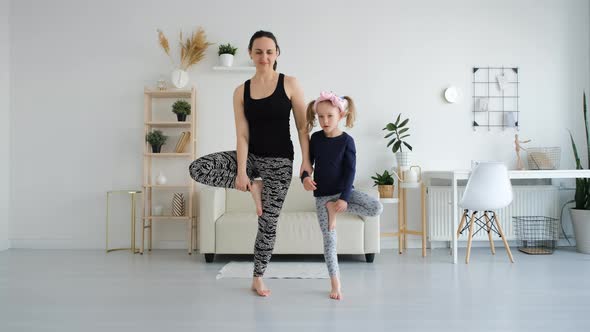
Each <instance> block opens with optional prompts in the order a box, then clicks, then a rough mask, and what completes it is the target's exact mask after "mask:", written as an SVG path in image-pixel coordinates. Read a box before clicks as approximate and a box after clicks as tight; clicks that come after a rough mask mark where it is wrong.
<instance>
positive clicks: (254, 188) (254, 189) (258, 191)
mask: <svg viewBox="0 0 590 332" xmlns="http://www.w3.org/2000/svg"><path fill="white" fill-rule="evenodd" d="M250 193H251V194H252V198H253V199H254V204H256V215H257V216H259V217H260V216H261V215H262V181H261V180H254V181H252V185H250Z"/></svg>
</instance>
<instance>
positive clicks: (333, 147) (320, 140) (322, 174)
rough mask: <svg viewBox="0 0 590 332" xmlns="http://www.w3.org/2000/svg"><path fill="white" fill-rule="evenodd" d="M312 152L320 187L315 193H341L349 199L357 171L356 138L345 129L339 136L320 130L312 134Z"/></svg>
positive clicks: (310, 145) (311, 158)
mask: <svg viewBox="0 0 590 332" xmlns="http://www.w3.org/2000/svg"><path fill="white" fill-rule="evenodd" d="M309 154H310V156H309V157H310V161H311V164H312V165H313V166H314V171H313V180H314V181H315V182H316V188H317V189H316V190H314V192H313V195H314V196H315V197H320V196H330V195H336V194H338V193H340V199H342V200H345V201H347V202H348V199H349V197H350V193H351V191H352V189H353V188H354V186H353V185H352V183H353V182H354V175H355V171H356V147H355V145H354V139H353V138H352V137H351V136H350V135H348V134H347V133H345V132H342V135H339V136H336V137H326V135H325V134H324V131H323V130H320V131H317V132H315V133H313V135H311V139H310V141H309ZM305 175H306V174H304V176H303V177H304V178H305Z"/></svg>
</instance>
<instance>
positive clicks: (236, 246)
mask: <svg viewBox="0 0 590 332" xmlns="http://www.w3.org/2000/svg"><path fill="white" fill-rule="evenodd" d="M292 187H293V185H292ZM363 223H364V221H363V220H362V219H361V218H360V217H358V216H356V215H351V214H347V213H344V214H339V215H338V221H337V224H336V231H337V232H338V244H337V246H338V253H339V254H364V253H365V252H364V243H363V242H364V240H363V239H364V234H363V232H364V224H363ZM257 231H258V217H257V216H256V214H255V213H253V212H226V213H225V214H223V215H222V216H221V217H220V218H219V219H217V221H216V223H215V252H216V253H220V254H234V253H236V254H239V253H253V251H254V240H255V239H256V233H257ZM323 248H324V246H323V237H322V232H321V230H320V226H319V223H318V220H317V216H316V213H315V212H285V211H283V212H282V213H281V215H280V217H279V222H278V228H277V241H276V243H275V248H274V251H273V252H274V253H276V254H322V253H323V252H324V249H323Z"/></svg>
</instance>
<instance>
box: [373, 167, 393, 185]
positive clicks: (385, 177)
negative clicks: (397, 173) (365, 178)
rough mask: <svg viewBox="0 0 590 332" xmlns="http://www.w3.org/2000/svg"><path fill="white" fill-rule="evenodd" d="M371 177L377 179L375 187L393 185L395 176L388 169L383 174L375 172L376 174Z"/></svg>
mask: <svg viewBox="0 0 590 332" xmlns="http://www.w3.org/2000/svg"><path fill="white" fill-rule="evenodd" d="M371 179H373V180H375V184H374V185H373V187H374V186H387V185H393V176H392V174H389V172H388V171H387V170H385V171H384V172H383V174H379V173H375V176H371Z"/></svg>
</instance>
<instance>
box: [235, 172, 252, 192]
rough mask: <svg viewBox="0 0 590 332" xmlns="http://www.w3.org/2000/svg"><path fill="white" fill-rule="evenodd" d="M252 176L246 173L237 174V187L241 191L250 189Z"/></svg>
mask: <svg viewBox="0 0 590 332" xmlns="http://www.w3.org/2000/svg"><path fill="white" fill-rule="evenodd" d="M250 185H251V183H250V178H248V175H246V174H239V173H238V176H236V189H237V190H239V191H250Z"/></svg>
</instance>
